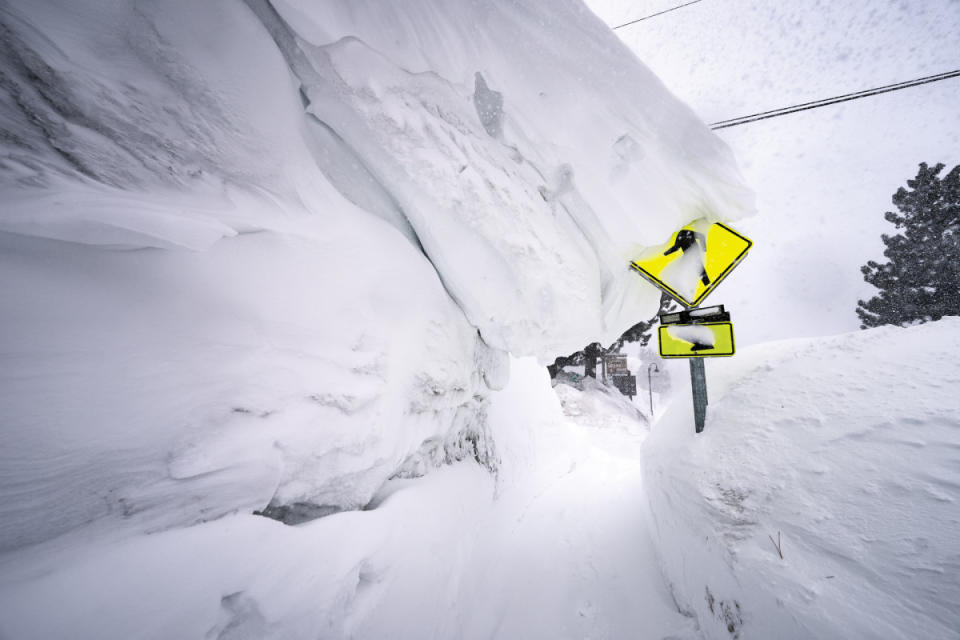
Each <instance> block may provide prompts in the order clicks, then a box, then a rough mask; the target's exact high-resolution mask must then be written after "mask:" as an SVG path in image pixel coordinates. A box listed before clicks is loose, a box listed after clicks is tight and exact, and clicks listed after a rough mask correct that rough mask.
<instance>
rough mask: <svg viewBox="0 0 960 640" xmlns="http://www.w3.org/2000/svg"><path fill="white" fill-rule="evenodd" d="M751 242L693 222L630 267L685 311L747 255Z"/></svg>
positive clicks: (716, 225)
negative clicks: (674, 300) (682, 306)
mask: <svg viewBox="0 0 960 640" xmlns="http://www.w3.org/2000/svg"><path fill="white" fill-rule="evenodd" d="M752 246H753V242H752V241H751V240H750V239H748V238H747V237H746V236H743V235H741V234H739V233H737V232H736V231H734V230H733V229H731V228H730V227H728V226H727V225H725V224H723V223H721V222H714V223H710V222H708V221H707V220H705V219H703V218H701V219H699V220H694V221H693V222H691V223H690V224H688V225H687V226H685V227H683V228H682V229H680V230H679V231H677V232H676V233H674V234H673V235H672V236H671V237H670V242H668V243H666V244H663V245H659V246H656V247H650V248H648V249H647V250H645V251H644V252H643V253H642V254H641V255H640V257H638V258H637V259H636V260H634V261H633V262H631V263H630V266H631V267H632V268H633V269H635V270H636V271H637V272H638V273H639V274H640V275H642V276H643V277H644V278H646V279H647V280H649V281H650V282H652V283H653V284H655V285H657V286H658V287H660V288H661V289H663V290H664V291H666V292H667V294H669V295H670V296H671V297H673V298H675V299H676V300H677V301H678V302H680V303H681V304H683V305H685V306H687V307H695V306H697V305H698V304H700V303H701V302H702V301H703V299H704V298H706V297H707V296H708V295H709V294H710V292H711V291H713V290H714V289H716V288H717V285H718V284H720V282H721V281H722V280H723V279H724V278H726V277H727V275H729V273H730V272H731V271H733V268H734V267H736V266H737V265H738V264H739V263H740V261H741V260H743V258H744V257H745V256H746V255H747V251H749V250H750V247H752Z"/></svg>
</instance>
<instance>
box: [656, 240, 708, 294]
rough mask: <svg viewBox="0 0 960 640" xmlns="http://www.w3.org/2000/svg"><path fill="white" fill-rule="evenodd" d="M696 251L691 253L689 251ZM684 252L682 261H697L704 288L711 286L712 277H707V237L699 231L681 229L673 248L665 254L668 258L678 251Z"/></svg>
mask: <svg viewBox="0 0 960 640" xmlns="http://www.w3.org/2000/svg"><path fill="white" fill-rule="evenodd" d="M691 248H692V249H694V250H693V251H689V249H691ZM678 250H679V251H682V252H683V257H681V258H680V260H683V261H686V260H688V259H691V260H697V261H698V262H699V263H700V265H699V266H700V282H702V283H703V286H705V287H706V286H709V285H710V276H708V275H707V265H706V255H707V237H706V236H705V235H703V234H702V233H699V232H697V231H692V230H690V229H681V230H680V231H678V232H677V237H676V239H675V240H674V241H673V246H672V247H670V248H669V249H667V250H666V251H664V252H663V255H665V256H668V255H670V254H671V253H674V252H676V251H678Z"/></svg>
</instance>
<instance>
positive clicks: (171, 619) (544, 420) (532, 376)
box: [0, 361, 695, 640]
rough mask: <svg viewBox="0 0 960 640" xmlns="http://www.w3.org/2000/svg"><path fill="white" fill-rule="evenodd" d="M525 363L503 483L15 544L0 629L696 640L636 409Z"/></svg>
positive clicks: (430, 488)
mask: <svg viewBox="0 0 960 640" xmlns="http://www.w3.org/2000/svg"><path fill="white" fill-rule="evenodd" d="M513 368H514V371H513V378H512V381H511V383H510V385H508V387H507V388H506V389H505V390H504V391H503V392H501V393H499V394H498V395H497V396H496V399H495V401H494V402H493V404H492V406H491V408H490V416H489V418H490V420H491V422H492V423H493V424H495V425H498V426H499V429H498V431H499V433H498V436H499V438H498V443H499V446H500V447H501V451H502V455H503V459H502V460H501V466H500V470H499V471H498V473H497V475H496V478H495V477H494V476H493V475H491V474H490V473H489V472H488V471H487V470H486V469H484V468H483V467H481V466H479V465H477V464H474V463H473V462H472V461H464V462H460V463H457V464H455V465H452V466H449V467H444V468H441V469H436V470H433V471H432V472H430V473H429V474H427V475H426V476H424V477H421V478H413V479H407V480H395V481H393V482H391V483H389V484H388V485H387V487H386V488H385V489H384V490H383V491H382V492H381V494H380V495H379V496H378V498H377V500H376V502H375V503H374V504H373V505H371V508H370V509H369V510H367V511H356V512H348V513H341V514H336V515H332V516H329V517H326V518H321V519H319V520H315V521H312V522H309V523H307V524H304V525H301V526H297V527H290V526H286V525H282V524H280V523H277V522H274V521H272V520H269V519H266V518H262V517H258V516H253V515H249V514H238V515H234V516H228V517H226V518H221V519H219V520H216V521H213V522H209V523H205V524H201V525H197V526H193V527H187V528H183V529H176V530H170V531H164V532H160V533H156V534H151V535H146V536H132V537H131V536H127V537H123V536H118V534H117V533H116V532H103V531H100V532H98V533H97V535H94V536H89V537H87V538H78V537H76V536H74V537H70V536H67V537H65V538H61V539H58V540H54V541H51V542H49V543H45V544H43V545H40V546H38V547H35V548H33V549H31V550H30V551H29V552H26V553H20V554H15V555H9V554H8V555H7V556H5V557H0V576H2V577H0V611H3V612H7V613H10V612H17V614H16V615H4V616H2V617H0V637H11V638H24V639H27V638H51V637H77V638H94V637H95V638H99V639H108V638H117V639H118V640H119V639H124V640H127V639H129V638H158V639H159V638H170V637H180V638H222V639H229V638H318V637H319V638H358V639H359V638H369V639H371V640H372V639H375V638H418V639H425V638H437V639H446V638H477V639H479V638H504V639H507V638H544V639H547V638H549V639H563V638H570V639H574V638H577V639H582V638H594V639H598V640H599V639H610V640H617V639H619V638H656V639H660V638H667V637H670V638H692V637H695V636H694V635H693V629H694V624H693V621H692V620H691V619H689V618H685V617H684V616H682V615H681V614H680V613H678V611H677V607H676V605H675V604H674V602H673V601H672V598H671V596H670V593H669V591H668V589H667V588H666V585H665V583H664V582H663V579H662V577H661V573H660V569H659V564H658V562H657V559H656V554H655V551H654V546H653V542H652V539H651V536H650V530H649V527H648V522H649V519H648V517H647V508H646V499H645V497H644V496H645V494H644V491H643V474H642V469H641V463H640V445H641V443H642V441H643V438H644V437H645V436H646V433H647V431H646V425H645V424H644V423H642V422H641V421H639V420H638V417H639V414H638V413H637V412H636V410H634V409H633V408H632V407H631V406H630V405H629V403H626V401H621V402H620V403H619V405H618V404H617V403H616V398H615V397H614V396H609V395H607V396H605V395H604V394H602V393H601V392H599V391H596V390H595V391H594V393H593V394H588V393H580V392H578V391H576V390H573V389H569V388H560V389H558V393H559V394H560V395H561V397H562V398H563V399H564V402H565V404H566V406H567V409H568V413H570V414H572V415H573V416H574V418H575V420H576V422H571V421H570V420H569V419H568V418H567V417H565V416H564V415H563V414H561V412H560V407H559V403H558V402H557V397H556V395H555V394H554V391H552V390H551V389H550V387H549V385H548V384H547V377H546V372H545V370H544V369H543V368H542V367H539V366H538V365H536V364H535V363H533V362H529V361H515V362H514V366H513ZM625 411H626V412H632V413H633V415H632V416H631V415H629V413H625ZM93 612H96V613H95V614H94V613H93Z"/></svg>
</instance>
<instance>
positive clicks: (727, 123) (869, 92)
mask: <svg viewBox="0 0 960 640" xmlns="http://www.w3.org/2000/svg"><path fill="white" fill-rule="evenodd" d="M957 76H960V69H958V70H956V71H947V72H944V73H938V74H936V75H932V76H926V77H924V78H917V79H915V80H907V81H905V82H897V83H894V84H888V85H886V86H883V87H876V88H874V89H865V90H863V91H855V92H853V93H846V94H844V95H841V96H834V97H832V98H824V99H822V100H814V101H812V102H804V103H801V104H795V105H792V106H789V107H782V108H780V109H771V110H770V111H761V112H759V113H753V114H750V115H748V116H740V117H739V118H730V119H729V120H720V121H719V122H713V123H711V124H710V125H709V127H710V128H711V129H714V130H716V129H726V128H727V127H736V126H739V125H741V124H747V123H748V122H756V121H757V120H766V119H767V118H776V117H778V116H785V115H787V114H789V113H797V112H798V111H807V110H808V109H817V108H819V107H826V106H828V105H831V104H837V103H839V102H848V101H850V100H859V99H860V98H866V97H868V96H875V95H878V94H881V93H888V92H890V91H899V90H900V89H907V88H909V87H916V86H918V85H921V84H927V83H930V82H938V81H940V80H947V79H949V78H956V77H957Z"/></svg>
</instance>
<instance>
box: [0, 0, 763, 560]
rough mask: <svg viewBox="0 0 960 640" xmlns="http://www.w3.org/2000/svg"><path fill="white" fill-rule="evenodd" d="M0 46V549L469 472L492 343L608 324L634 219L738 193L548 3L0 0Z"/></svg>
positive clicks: (493, 378) (698, 126)
mask: <svg viewBox="0 0 960 640" xmlns="http://www.w3.org/2000/svg"><path fill="white" fill-rule="evenodd" d="M0 49H2V55H0V196H2V200H3V209H2V211H0V264H2V270H0V296H2V298H3V301H4V304H3V309H2V312H0V358H2V360H3V362H4V366H3V368H2V373H0V375H2V377H3V385H2V386H0V415H2V418H3V422H4V434H3V435H4V446H3V450H2V452H0V463H2V464H0V480H2V482H0V548H3V549H12V548H17V547H20V546H22V545H25V544H28V543H32V542H39V541H42V540H46V539H48V538H50V537H53V536H56V535H59V534H61V533H63V532H66V531H69V530H71V529H73V528H76V527H79V526H81V525H88V524H89V525H93V526H95V527H96V526H102V527H105V528H106V529H110V528H114V527H120V528H123V529H125V530H130V531H156V530H161V529H164V528H166V527H169V526H174V525H183V524H190V523H193V522H199V521H204V520H209V519H211V518H216V517H219V516H221V515H223V514H225V513H230V512H233V511H236V510H243V511H252V510H254V509H263V508H265V507H267V506H268V505H269V507H270V510H271V511H270V512H271V513H273V514H274V515H278V516H283V517H285V518H287V519H288V520H290V521H295V520H301V519H303V518H305V517H310V516H311V515H314V516H316V515H323V514H327V513H331V512H335V511H337V510H342V509H357V508H361V507H363V506H364V505H365V504H367V503H368V502H369V500H370V499H371V498H372V496H373V494H374V492H375V491H376V490H377V489H378V488H379V487H380V486H381V485H382V484H383V483H384V482H385V481H386V480H387V479H388V478H389V477H391V476H392V475H394V474H400V475H403V476H412V475H417V474H420V473H423V472H424V471H425V470H427V469H428V468H430V467H431V466H433V465H436V464H439V463H442V462H447V461H450V460H455V459H460V458H462V457H464V456H468V455H473V454H474V453H476V457H477V458H479V459H480V460H481V462H482V463H483V464H485V465H486V466H488V467H489V468H491V469H495V468H496V465H497V454H496V452H495V450H494V444H493V443H492V442H491V441H490V439H489V438H488V437H487V428H486V419H485V404H486V401H487V397H488V394H489V392H490V389H491V388H497V387H500V386H502V385H503V384H504V383H505V380H506V378H507V376H508V371H507V359H506V355H505V351H511V352H513V353H514V354H533V355H535V356H537V357H538V358H539V359H540V360H541V361H545V360H548V359H552V358H553V357H554V356H556V355H557V354H559V353H568V352H570V351H572V350H574V349H576V348H579V347H580V346H582V345H583V344H585V343H587V342H589V341H590V340H593V339H596V338H600V337H604V338H605V339H606V340H611V339H612V338H613V337H615V336H616V335H618V334H619V333H620V332H621V331H622V330H623V329H624V328H626V327H627V326H630V325H632V324H633V323H634V322H636V320H637V318H638V317H647V316H648V315H649V314H650V313H652V312H653V310H654V309H655V308H656V302H657V297H658V294H657V292H656V290H654V289H653V288H652V287H651V286H649V285H648V284H645V283H643V282H642V281H641V280H640V279H638V278H636V277H635V275H633V274H631V273H630V272H629V270H628V269H627V266H626V265H627V260H628V259H629V258H630V255H631V252H632V251H633V250H634V249H635V248H636V247H639V246H642V245H643V244H645V243H655V242H661V241H662V239H663V237H664V236H665V235H667V234H669V233H670V232H671V231H673V230H674V229H675V228H676V227H677V226H679V225H682V224H684V223H686V222H689V221H690V220H691V219H693V218H696V217H699V216H702V215H706V216H708V217H711V218H718V219H721V218H722V219H728V218H735V217H737V216H739V215H743V214H745V213H748V212H750V210H751V206H752V205H751V196H750V194H749V192H747V191H746V190H745V188H744V187H743V186H742V184H741V183H740V180H739V177H738V173H737V169H736V167H735V165H734V163H733V161H732V158H731V155H730V153H729V150H728V149H727V148H726V147H725V146H724V145H723V144H722V143H721V142H720V141H719V140H718V139H717V138H716V137H714V136H713V135H712V134H711V133H710V132H709V131H708V130H707V129H706V128H705V127H704V126H703V125H702V123H700V122H699V121H698V120H697V119H696V118H695V117H694V116H693V115H692V113H691V112H690V111H689V109H687V108H686V107H685V106H684V105H683V104H682V103H680V102H679V101H677V100H676V99H674V98H673V97H672V96H671V95H670V94H669V93H668V92H667V91H666V90H665V89H664V88H663V87H662V85H661V84H660V83H659V81H658V80H657V79H656V78H655V77H654V76H653V75H652V74H651V73H650V72H649V71H648V70H646V69H645V68H644V67H643V66H642V65H641V64H639V63H638V62H637V61H636V60H635V59H633V58H631V57H630V55H629V53H628V52H627V51H626V49H625V48H624V47H623V46H622V45H620V44H619V42H618V41H617V40H616V39H615V38H614V37H613V36H612V35H611V34H610V33H609V31H607V30H606V29H605V27H604V26H603V24H602V23H600V22H599V21H598V20H597V19H596V18H595V17H594V16H593V15H592V14H591V13H590V12H589V11H587V10H586V9H585V8H584V7H583V6H582V5H581V4H579V3H578V2H573V1H564V2H559V3H554V4H551V6H550V7H546V6H541V5H540V3H534V2H529V3H518V4H511V5H501V4H500V3H476V2H467V1H462V2H443V3H436V2H409V3H403V4H402V5H391V4H384V3H374V2H369V3H357V2H324V3H320V4H317V3H301V2H277V3H275V4H271V3H269V2H267V1H266V0H248V1H247V2H245V3H238V2H227V1H225V0H213V1H211V2H202V3H197V2H190V1H187V0H174V1H172V2H166V3H160V4H150V3H147V4H143V3H138V2H132V1H120V2H115V1H112V0H110V1H108V0H89V1H86V2H83V3H79V4H78V3H75V2H68V1H65V0H47V1H43V2H33V1H14V2H8V3H4V4H3V6H2V7H0ZM103 518H106V519H107V520H108V521H109V523H107V524H103V523H100V524H98V523H99V521H100V520H101V519H103Z"/></svg>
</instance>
